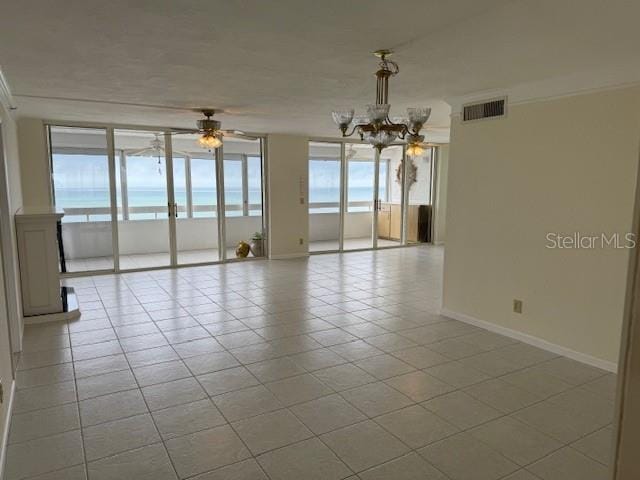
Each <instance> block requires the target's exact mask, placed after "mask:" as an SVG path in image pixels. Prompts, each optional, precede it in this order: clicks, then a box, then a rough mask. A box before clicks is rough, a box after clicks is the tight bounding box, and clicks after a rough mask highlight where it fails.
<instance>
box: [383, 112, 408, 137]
mask: <svg viewBox="0 0 640 480" xmlns="http://www.w3.org/2000/svg"><path fill="white" fill-rule="evenodd" d="M386 121H387V123H388V124H389V125H391V126H393V127H402V130H401V131H400V133H399V136H400V138H402V139H404V137H405V135H406V134H407V133H409V127H408V126H407V124H406V123H393V122H392V121H391V119H390V118H389V115H387V118H386Z"/></svg>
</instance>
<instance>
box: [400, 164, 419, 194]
mask: <svg viewBox="0 0 640 480" xmlns="http://www.w3.org/2000/svg"><path fill="white" fill-rule="evenodd" d="M406 163H407V188H409V189H410V188H411V187H412V186H413V184H414V183H416V182H417V181H418V167H416V164H415V163H413V160H411V159H409V158H407V161H406ZM402 165H403V163H402V162H400V165H398V168H396V183H397V184H398V185H402Z"/></svg>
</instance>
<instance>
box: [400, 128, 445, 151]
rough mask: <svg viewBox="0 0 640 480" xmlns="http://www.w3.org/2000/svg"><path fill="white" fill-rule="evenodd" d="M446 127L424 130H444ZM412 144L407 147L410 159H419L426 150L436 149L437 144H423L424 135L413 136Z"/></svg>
mask: <svg viewBox="0 0 640 480" xmlns="http://www.w3.org/2000/svg"><path fill="white" fill-rule="evenodd" d="M445 129H447V127H434V126H431V127H425V130H431V131H433V130H445ZM412 140H413V141H412V142H410V143H409V144H408V145H407V155H408V156H410V157H419V156H420V155H422V154H423V153H424V152H425V150H426V149H427V148H430V147H436V146H437V144H435V143H432V142H425V141H424V135H414V136H413V138H412Z"/></svg>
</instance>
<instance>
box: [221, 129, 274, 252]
mask: <svg viewBox="0 0 640 480" xmlns="http://www.w3.org/2000/svg"><path fill="white" fill-rule="evenodd" d="M222 148H223V151H224V204H225V208H224V214H225V229H224V232H225V235H224V240H225V244H226V246H227V250H226V254H227V258H234V257H236V255H235V250H236V246H237V245H238V243H239V242H241V241H243V242H246V243H249V244H250V245H251V251H250V253H249V256H250V257H251V256H264V249H263V248H261V247H263V246H264V225H263V212H262V197H263V190H262V177H263V169H262V160H261V159H262V141H261V140H260V139H257V140H244V139H242V140H241V139H235V138H234V139H233V140H228V141H225V143H224V145H223V147H222Z"/></svg>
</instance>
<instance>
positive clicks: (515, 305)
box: [513, 298, 522, 313]
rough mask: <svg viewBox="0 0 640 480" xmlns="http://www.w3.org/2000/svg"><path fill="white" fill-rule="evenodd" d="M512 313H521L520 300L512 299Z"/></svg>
mask: <svg viewBox="0 0 640 480" xmlns="http://www.w3.org/2000/svg"><path fill="white" fill-rule="evenodd" d="M513 311H514V312H515V313H522V300H518V299H517V298H514V299H513Z"/></svg>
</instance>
